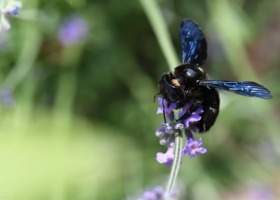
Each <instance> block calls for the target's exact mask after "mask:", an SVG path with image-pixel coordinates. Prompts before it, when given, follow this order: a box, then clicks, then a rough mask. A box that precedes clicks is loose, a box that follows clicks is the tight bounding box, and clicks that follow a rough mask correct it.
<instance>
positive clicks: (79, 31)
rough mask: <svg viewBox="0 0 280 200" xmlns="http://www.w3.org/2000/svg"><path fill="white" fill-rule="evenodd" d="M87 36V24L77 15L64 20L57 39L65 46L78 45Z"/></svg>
mask: <svg viewBox="0 0 280 200" xmlns="http://www.w3.org/2000/svg"><path fill="white" fill-rule="evenodd" d="M87 34H88V24H87V22H86V21H85V20H84V19H83V18H82V17H79V16H77V15H72V16H69V17H67V18H65V19H64V20H63V22H62V24H61V26H60V29H59V33H58V38H59V40H60V42H61V43H62V44H64V45H65V46H70V45H74V44H77V43H79V42H80V41H81V40H83V39H84V38H85V37H86V36H87Z"/></svg>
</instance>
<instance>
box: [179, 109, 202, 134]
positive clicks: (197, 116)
mask: <svg viewBox="0 0 280 200" xmlns="http://www.w3.org/2000/svg"><path fill="white" fill-rule="evenodd" d="M189 108H190V104H186V105H185V106H184V107H183V110H182V112H181V113H180V114H179V118H180V117H182V116H183V115H184V114H186V112H188V110H189ZM203 112H204V110H203V107H202V106H200V107H199V108H198V109H197V110H196V111H194V112H192V113H191V115H190V116H189V117H187V118H186V119H184V125H185V127H187V128H188V127H189V126H190V122H198V121H199V120H200V119H201V116H200V114H201V113H203Z"/></svg>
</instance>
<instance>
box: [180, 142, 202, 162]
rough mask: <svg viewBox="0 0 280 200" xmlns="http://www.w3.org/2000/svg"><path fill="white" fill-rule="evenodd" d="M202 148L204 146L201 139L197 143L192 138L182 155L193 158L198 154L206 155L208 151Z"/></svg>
mask: <svg viewBox="0 0 280 200" xmlns="http://www.w3.org/2000/svg"><path fill="white" fill-rule="evenodd" d="M201 146H202V139H201V138H200V139H199V140H198V141H195V140H194V139H193V138H190V139H189V140H188V141H187V144H186V146H185V147H184V148H183V150H182V155H185V154H186V153H187V154H188V155H189V157H190V158H191V157H194V156H197V153H200V154H205V153H206V152H207V149H206V148H203V147H201Z"/></svg>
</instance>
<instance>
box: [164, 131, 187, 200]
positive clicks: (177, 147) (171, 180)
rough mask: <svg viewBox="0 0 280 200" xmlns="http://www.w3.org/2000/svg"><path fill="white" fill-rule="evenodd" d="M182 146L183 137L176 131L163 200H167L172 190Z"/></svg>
mask: <svg viewBox="0 0 280 200" xmlns="http://www.w3.org/2000/svg"><path fill="white" fill-rule="evenodd" d="M182 144H183V137H182V131H181V130H178V132H177V133H176V134H175V147H174V160H173V163H172V167H171V171H170V175H169V179H168V182H167V186H166V190H165V195H164V196H165V199H166V200H167V199H168V198H169V194H170V192H171V191H172V190H173V188H174V186H175V183H176V179H177V176H178V173H179V169H180V166H181V156H182V146H183V145H182Z"/></svg>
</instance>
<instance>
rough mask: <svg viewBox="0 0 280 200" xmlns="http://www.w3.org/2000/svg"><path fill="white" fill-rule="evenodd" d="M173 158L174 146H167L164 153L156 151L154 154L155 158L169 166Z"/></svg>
mask: <svg viewBox="0 0 280 200" xmlns="http://www.w3.org/2000/svg"><path fill="white" fill-rule="evenodd" d="M173 159H174V147H173V146H169V147H168V149H167V152H166V153H161V152H158V153H157V156H156V160H157V162H158V163H160V164H165V165H166V166H167V167H169V166H170V165H171V164H172V162H173Z"/></svg>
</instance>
